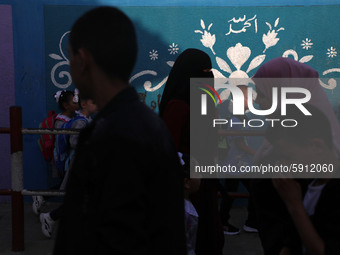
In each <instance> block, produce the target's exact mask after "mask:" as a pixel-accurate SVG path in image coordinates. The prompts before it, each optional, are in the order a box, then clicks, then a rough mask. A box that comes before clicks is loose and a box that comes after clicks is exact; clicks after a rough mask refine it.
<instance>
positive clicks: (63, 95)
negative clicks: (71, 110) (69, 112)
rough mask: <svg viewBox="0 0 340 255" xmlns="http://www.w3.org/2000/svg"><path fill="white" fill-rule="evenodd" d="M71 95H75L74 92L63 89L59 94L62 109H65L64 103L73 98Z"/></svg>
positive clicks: (59, 103) (58, 100)
mask: <svg viewBox="0 0 340 255" xmlns="http://www.w3.org/2000/svg"><path fill="white" fill-rule="evenodd" d="M71 97H74V92H73V91H70V90H63V91H62V92H61V94H60V96H59V99H57V102H58V105H59V108H60V109H61V110H62V111H65V110H66V109H65V108H64V103H68V102H69V101H70V99H71Z"/></svg>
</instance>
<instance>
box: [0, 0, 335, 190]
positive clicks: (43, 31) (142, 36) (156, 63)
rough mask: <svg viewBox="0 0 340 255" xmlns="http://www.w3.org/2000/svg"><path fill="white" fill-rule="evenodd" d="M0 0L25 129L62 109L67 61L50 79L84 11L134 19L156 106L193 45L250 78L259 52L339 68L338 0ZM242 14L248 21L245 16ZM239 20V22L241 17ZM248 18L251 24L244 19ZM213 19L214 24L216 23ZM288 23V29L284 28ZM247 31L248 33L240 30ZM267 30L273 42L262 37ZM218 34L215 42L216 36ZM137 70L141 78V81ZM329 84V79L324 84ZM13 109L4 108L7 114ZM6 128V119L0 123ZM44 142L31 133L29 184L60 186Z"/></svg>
mask: <svg viewBox="0 0 340 255" xmlns="http://www.w3.org/2000/svg"><path fill="white" fill-rule="evenodd" d="M0 4H9V5H12V11H13V13H12V14H13V42H14V64H15V101H16V104H17V105H20V106H22V108H23V126H24V127H38V125H39V122H40V121H41V120H42V119H43V118H44V117H45V116H46V113H47V110H48V109H51V108H53V109H57V108H56V103H55V102H54V101H53V93H54V92H55V91H57V90H58V89H59V88H58V86H62V85H63V84H67V82H68V78H67V76H65V77H61V78H59V74H60V72H61V71H66V72H67V71H68V66H67V64H65V65H63V66H61V67H58V68H57V69H56V72H55V73H54V75H53V77H54V78H55V80H56V81H55V82H54V81H53V79H52V78H51V77H52V70H53V68H54V67H55V66H56V65H57V64H58V63H61V62H63V61H67V54H66V52H65V45H66V44H67V34H66V35H65V37H64V40H62V41H61V49H62V50H60V48H59V43H60V39H61V38H62V36H63V35H64V34H65V33H66V32H67V31H68V30H69V29H70V27H71V25H72V23H73V21H74V20H75V19H76V18H77V17H78V16H79V15H81V14H82V13H83V12H84V11H86V10H88V9H89V8H91V7H92V6H97V5H106V4H110V5H115V6H120V8H121V9H122V10H123V11H125V12H126V13H127V14H128V15H129V16H130V17H131V19H132V20H133V21H134V22H135V24H136V28H137V33H138V37H139V47H140V51H139V59H138V62H137V65H136V68H135V71H134V73H133V74H134V75H136V76H135V77H134V78H135V79H133V81H132V85H134V86H135V87H136V88H137V90H138V91H139V92H140V93H143V94H146V95H145V96H146V103H147V104H148V105H149V106H150V107H152V108H154V107H157V101H158V99H159V96H158V95H160V94H161V93H162V90H163V86H161V84H162V81H164V79H165V78H166V76H167V74H168V72H169V71H170V68H171V65H172V63H173V61H175V59H176V57H177V56H178V54H179V53H180V52H182V51H183V50H184V49H186V48H189V47H195V48H199V49H202V50H204V51H205V52H207V53H208V54H209V55H210V57H211V59H212V62H213V66H214V69H215V72H216V73H217V71H218V72H219V73H220V74H222V75H224V76H227V77H229V76H230V74H231V73H233V72H235V71H236V70H237V66H238V64H240V63H242V65H241V67H240V68H239V71H242V72H244V73H246V75H248V76H251V75H253V74H254V72H255V71H256V69H257V68H258V66H255V67H254V68H253V69H251V70H249V69H250V68H249V67H250V66H251V62H252V60H254V59H255V58H256V57H258V59H257V60H261V59H262V61H263V63H264V62H265V61H267V60H269V59H271V58H274V57H277V56H282V55H283V54H287V55H288V53H290V54H289V57H295V58H297V59H298V60H300V61H307V64H309V65H311V66H312V67H314V68H316V69H317V70H318V71H319V73H320V75H321V76H322V75H323V73H324V72H325V71H326V72H327V71H328V70H332V69H335V68H340V61H339V58H340V56H338V55H339V54H338V50H339V49H340V37H339V36H340V33H339V25H338V24H340V17H339V15H338V13H339V11H340V9H339V8H340V1H339V0H336V1H335V0H333V1H331V0H328V1H321V0H314V1H307V0H306V1H302V0H300V1H293V0H290V1H283V0H280V1H250V0H243V1H236V0H232V1H228V3H225V1H216V0H215V1H208V0H207V1H200V2H198V1H170V0H169V1H156V0H152V1H151V0H149V1H138V0H131V1H115V0H114V1H112V0H111V1H108V0H106V1H105V0H97V1H94V0H92V1H90V0H67V1H66V0H59V1H57V0H42V1H38V0H24V1H23V0H0ZM74 5H77V7H74ZM137 6H139V7H137ZM145 6H149V7H145ZM216 6H220V7H216ZM244 15H245V16H244ZM255 15H256V17H255V18H254V19H252V18H253V17H254V16H255ZM243 17H245V18H246V19H245V20H244V21H241V20H242V19H243ZM233 18H234V20H232V19H233ZM240 18H241V20H240V22H236V21H237V19H240ZM278 18H279V19H278ZM249 19H251V20H249ZM201 20H202V21H201ZM247 20H249V23H250V26H248V25H247V24H245V22H246V21H247ZM255 20H256V24H255ZM266 22H267V23H268V24H269V25H268V24H266ZM203 23H204V24H203ZM211 23H212V24H213V25H211V26H210V27H209V25H210V24H211ZM275 25H276V26H275ZM230 26H231V28H232V30H231V29H230ZM281 27H282V28H283V29H281V30H280V31H278V30H279V29H280V28H281ZM208 28H209V29H208ZM243 28H245V31H244V32H235V31H240V30H242V29H243ZM198 30H200V31H201V32H202V33H204V31H206V36H205V37H204V38H203V37H202V36H203V35H202V34H201V33H200V32H198ZM273 30H275V31H274V32H273ZM195 31H196V32H195ZM232 31H234V32H232ZM229 32H230V34H229V35H226V34H228V33H229ZM208 33H210V34H208ZM275 33H277V35H275ZM263 34H265V35H266V37H267V39H268V40H264V39H263ZM213 35H215V39H216V40H215V41H214V40H212V39H211V38H212V37H213ZM209 38H210V39H211V40H210V41H209ZM201 39H203V41H201ZM275 39H279V40H278V41H277V40H275ZM275 41H277V42H276V43H275ZM311 43H312V44H311ZM308 45H309V46H308ZM206 46H211V47H206ZM266 46H267V49H266ZM307 46H308V47H307ZM232 47H236V48H237V49H238V50H240V51H244V50H246V49H245V48H249V50H250V51H251V54H250V55H249V56H248V55H247V56H246V58H244V59H243V60H242V59H241V58H240V57H238V58H237V60H235V59H232V57H230V56H231V55H227V54H226V52H227V50H228V49H230V50H231V51H232ZM265 49H266V50H265ZM264 50H265V51H264ZM287 50H290V51H289V52H287ZM246 51H247V50H246ZM264 55H265V56H264ZM259 56H260V57H259ZM261 56H262V57H261ZM332 56H333V57H332ZM303 57H305V58H304V59H303ZM259 62H260V61H259ZM259 62H258V63H259ZM225 64H227V65H228V66H229V68H230V70H229V69H228V68H226V65H225ZM235 64H236V67H235ZM63 68H64V69H63ZM141 72H142V73H141ZM141 74H143V75H141ZM138 75H140V76H139V77H138V78H136V77H137V76H138ZM324 77H325V78H331V77H339V73H337V72H332V73H330V74H325V75H324ZM145 82H147V83H146V85H148V82H150V83H151V86H149V87H148V86H145ZM157 85H158V87H160V88H159V89H157V90H155V91H148V90H154V89H152V88H155V87H157ZM327 86H328V84H327V83H325V87H327ZM339 86H340V85H338V86H337V87H335V88H333V89H327V88H325V90H326V92H327V93H328V94H329V96H330V98H331V101H332V103H333V105H334V108H335V110H337V111H338V108H337V107H338V102H339V101H340V100H339V97H340V89H339ZM71 88H72V89H73V84H71V85H70V87H68V89H71ZM145 88H146V89H145ZM7 110H8V109H0V111H1V112H3V111H7ZM0 126H3V124H2V123H0ZM37 139H38V136H35V135H25V136H24V172H25V175H24V181H25V188H27V189H31V188H47V187H48V186H50V185H52V183H53V179H52V178H51V171H50V170H49V168H48V167H47V164H46V162H45V161H44V160H43V158H42V156H41V154H40V151H39V148H38V146H37ZM8 160H9V155H8ZM8 171H9V169H8ZM8 181H10V180H8ZM0 188H2V187H0Z"/></svg>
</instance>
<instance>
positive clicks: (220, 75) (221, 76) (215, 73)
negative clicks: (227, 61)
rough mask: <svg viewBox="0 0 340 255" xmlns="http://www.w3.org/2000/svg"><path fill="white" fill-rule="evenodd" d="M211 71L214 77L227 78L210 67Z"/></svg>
mask: <svg viewBox="0 0 340 255" xmlns="http://www.w3.org/2000/svg"><path fill="white" fill-rule="evenodd" d="M222 60H223V59H222ZM211 71H212V72H213V74H214V78H223V79H225V78H227V77H225V76H224V75H223V74H222V73H221V72H220V71H218V70H217V69H215V68H213V69H211Z"/></svg>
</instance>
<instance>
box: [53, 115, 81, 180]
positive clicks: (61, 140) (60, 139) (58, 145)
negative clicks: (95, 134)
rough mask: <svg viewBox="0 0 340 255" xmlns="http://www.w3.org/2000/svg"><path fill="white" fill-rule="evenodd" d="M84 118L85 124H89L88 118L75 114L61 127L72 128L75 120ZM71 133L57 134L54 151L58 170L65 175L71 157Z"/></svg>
mask: <svg viewBox="0 0 340 255" xmlns="http://www.w3.org/2000/svg"><path fill="white" fill-rule="evenodd" d="M78 120H82V121H85V124H86V125H87V124H88V120H87V119H86V118H85V117H84V116H81V115H77V116H75V117H74V118H73V119H71V120H70V121H69V122H65V123H64V124H63V125H62V126H61V127H60V128H63V129H70V128H72V124H73V123H74V122H75V121H78ZM69 140H70V135H66V134H61V135H56V137H55V148H54V151H53V154H54V162H55V165H56V167H57V169H58V171H59V172H60V173H61V174H62V175H63V174H65V171H66V169H65V165H66V161H67V160H68V159H69V157H70V142H69Z"/></svg>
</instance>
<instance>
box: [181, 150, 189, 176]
mask: <svg viewBox="0 0 340 255" xmlns="http://www.w3.org/2000/svg"><path fill="white" fill-rule="evenodd" d="M182 160H183V162H184V165H182V170H183V177H184V178H188V179H190V156H189V155H188V154H183V155H182ZM182 164H183V163H182Z"/></svg>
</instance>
